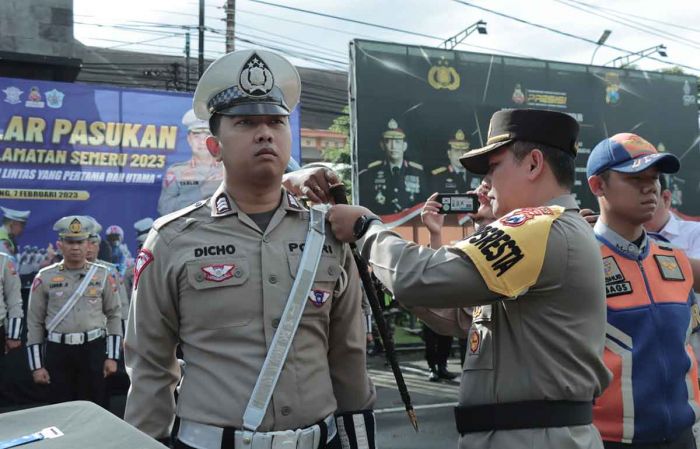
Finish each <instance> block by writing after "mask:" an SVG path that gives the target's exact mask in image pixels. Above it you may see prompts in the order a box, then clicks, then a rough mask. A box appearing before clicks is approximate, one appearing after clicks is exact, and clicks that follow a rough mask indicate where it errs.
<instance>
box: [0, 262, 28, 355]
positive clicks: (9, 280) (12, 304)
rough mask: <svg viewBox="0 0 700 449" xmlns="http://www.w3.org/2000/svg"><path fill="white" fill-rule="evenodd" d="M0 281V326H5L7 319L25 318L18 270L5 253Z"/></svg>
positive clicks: (0, 266) (1, 264)
mask: <svg viewBox="0 0 700 449" xmlns="http://www.w3.org/2000/svg"><path fill="white" fill-rule="evenodd" d="M0 281H1V282H0V326H3V323H4V322H5V317H7V318H8V319H10V320H12V319H13V318H20V319H21V318H22V317H23V316H24V313H23V312H22V293H21V291H20V289H21V282H20V280H19V275H18V274H17V268H16V266H15V263H14V262H13V261H12V257H10V256H9V255H8V254H5V253H0ZM5 329H6V330H7V327H5ZM0 349H1V348H0Z"/></svg>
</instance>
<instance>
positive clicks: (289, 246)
mask: <svg viewBox="0 0 700 449" xmlns="http://www.w3.org/2000/svg"><path fill="white" fill-rule="evenodd" d="M300 88H301V83H300V79H299V75H298V73H297V71H296V69H295V68H294V66H292V65H291V64H290V63H289V62H288V61H287V60H286V59H284V58H283V57H281V56H279V55H277V54H275V53H272V52H269V51H264V50H242V51H236V52H233V53H229V54H227V55H224V56H222V57H221V58H219V59H218V60H216V61H215V62H214V63H212V64H211V65H210V66H209V68H208V69H207V71H206V72H205V73H204V75H203V76H202V78H201V79H200V81H199V84H198V85H197V90H196V92H195V97H194V108H195V111H196V113H197V116H198V117H199V118H200V119H203V120H206V119H208V120H209V123H210V127H211V130H212V133H213V136H211V137H209V138H208V139H207V147H208V148H209V151H210V152H211V153H212V155H213V156H214V157H215V158H216V159H217V160H220V161H223V165H224V167H225V180H224V182H223V183H222V184H221V186H220V187H219V189H218V190H217V191H216V192H215V194H214V195H213V196H212V197H211V198H210V199H208V200H206V201H200V202H197V203H195V204H193V205H191V206H189V207H187V208H185V209H182V210H179V211H177V212H175V213H173V214H170V215H167V216H165V217H161V218H160V219H158V220H156V222H155V223H154V225H153V230H152V231H151V232H150V234H149V236H148V238H147V239H146V242H145V244H144V246H143V248H142V249H141V252H140V253H139V256H138V258H137V260H136V267H135V273H134V275H135V276H134V277H135V278H134V298H133V302H132V307H131V310H130V313H129V321H128V324H127V334H126V340H125V354H126V365H127V370H128V372H129V375H130V377H131V385H132V386H131V390H130V391H129V396H128V399H127V404H126V413H125V419H126V421H127V422H129V423H130V424H132V425H134V426H135V427H137V428H138V429H140V430H141V431H143V432H145V433H147V434H149V435H151V436H153V437H154V438H158V439H161V440H164V439H167V438H168V437H169V436H170V432H171V426H172V424H173V420H174V418H175V413H176V409H175V403H174V400H173V394H172V393H173V390H174V388H175V386H176V384H177V382H178V380H179V379H180V374H181V372H180V368H179V366H178V363H177V359H176V357H175V348H176V346H177V345H178V344H179V346H180V347H181V349H182V353H183V358H184V361H185V363H186V370H185V374H184V378H183V379H182V383H181V386H180V387H179V398H178V403H177V414H178V416H179V418H180V427H179V430H178V433H177V438H176V440H175V447H177V448H191V447H195V448H198V449H220V448H221V447H234V445H235V447H236V448H256V449H257V448H277V447H280V448H281V447H293V448H297V449H318V448H341V447H343V448H347V449H350V448H351V447H353V448H355V447H358V442H361V444H364V445H365V446H363V447H367V448H370V449H373V448H374V447H375V446H374V415H373V412H372V410H371V408H372V405H373V403H374V397H375V393H374V388H373V386H372V383H371V381H370V379H369V377H368V374H367V371H366V359H365V326H364V323H363V320H362V312H361V305H362V304H361V302H362V293H361V284H360V282H359V275H358V273H357V269H356V268H355V266H354V262H353V259H352V256H351V253H350V251H349V248H348V247H347V245H343V244H341V243H340V242H338V241H337V240H336V239H334V238H333V237H332V235H331V233H330V228H329V226H325V228H326V229H327V231H326V236H325V240H324V241H323V242H322V252H321V256H320V262H319V264H318V269H317V270H316V272H315V274H312V273H309V272H306V271H305V272H302V271H300V270H301V269H304V270H307V269H309V267H308V266H306V265H302V266H301V267H300V265H301V262H302V261H303V260H304V257H303V256H302V254H303V251H305V250H304V249H302V248H304V247H306V242H309V240H305V239H306V235H307V233H308V231H309V223H310V215H313V213H316V211H308V210H306V209H305V208H303V207H302V205H301V204H300V202H299V200H297V198H296V197H295V196H293V195H292V194H290V193H288V192H287V191H286V190H284V189H283V188H281V187H280V186H281V183H282V175H283V173H284V170H285V167H286V166H287V163H288V160H289V158H290V152H291V130H290V126H289V120H288V116H289V114H290V112H291V111H292V110H293V109H294V107H295V106H296V105H297V102H298V100H299V94H300ZM310 212H311V213H310ZM311 246H313V245H311ZM300 273H306V274H303V275H302V274H300ZM295 278H297V281H298V282H299V283H303V282H306V281H305V280H304V279H307V280H308V282H313V285H312V286H311V289H312V290H311V294H310V295H309V296H307V294H306V293H305V292H304V294H303V296H302V297H296V296H293V297H290V291H292V284H293V283H294V282H295ZM307 285H308V284H307ZM293 298H294V299H297V300H298V299H299V298H300V299H301V300H302V304H304V305H305V307H304V308H303V309H301V308H296V309H295V310H302V311H303V314H302V315H301V317H300V321H299V322H298V323H299V327H298V330H297V331H296V335H294V334H293V333H292V335H294V336H293V339H292V341H291V346H290V347H288V350H289V353H288V356H287V358H286V362H284V363H283V364H282V365H281V366H282V370H281V373H279V378H278V381H277V382H276V385H275V381H274V379H275V378H276V377H275V376H272V375H271V373H269V371H267V370H264V369H263V362H264V361H266V360H267V359H266V357H268V353H269V357H271V359H272V360H279V359H278V355H279V354H281V353H283V352H284V351H283V350H284V348H281V347H278V346H275V347H272V348H271V345H272V343H273V338H277V333H276V331H277V330H278V329H288V326H289V324H290V322H289V320H288V319H287V320H283V318H284V316H285V315H287V314H286V313H285V315H283V309H284V307H285V303H287V302H288V301H289V302H290V303H291V302H292V299H293ZM280 334H281V335H282V338H284V337H285V336H287V335H288V333H287V331H286V330H285V332H284V333H280ZM273 365H277V366H280V365H279V363H277V362H274V363H273ZM266 366H269V365H266ZM261 376H262V377H261ZM261 390H265V391H268V392H272V391H273V392H274V394H272V397H271V403H270V404H269V406H268V404H267V402H266V401H262V402H261V403H259V404H258V402H256V401H253V402H251V401H249V400H250V398H251V397H255V398H257V397H258V396H257V395H254V394H253V393H254V391H256V392H259V391H261ZM246 404H248V405H246ZM251 410H259V411H260V412H259V414H255V413H253V415H254V416H256V417H258V418H259V419H260V420H261V423H260V425H259V426H258V423H257V422H253V421H257V420H252V421H251V420H246V416H248V412H250V411H251ZM246 423H247V424H246ZM244 425H245V428H244ZM341 444H342V446H341ZM351 444H352V446H350V445H351Z"/></svg>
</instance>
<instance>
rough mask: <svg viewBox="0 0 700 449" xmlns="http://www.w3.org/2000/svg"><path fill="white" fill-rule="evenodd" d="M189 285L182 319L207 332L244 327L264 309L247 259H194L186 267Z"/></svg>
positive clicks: (183, 304)
mask: <svg viewBox="0 0 700 449" xmlns="http://www.w3.org/2000/svg"><path fill="white" fill-rule="evenodd" d="M185 265H186V271H187V284H188V285H189V287H190V288H189V289H185V290H184V291H183V293H182V296H181V300H180V309H181V320H182V322H183V323H192V324H193V325H194V326H196V327H199V328H203V329H220V328H224V327H232V326H244V325H246V324H248V323H250V321H251V320H252V319H253V317H254V316H255V313H256V311H257V310H258V308H259V307H261V303H262V301H261V300H260V294H259V293H258V292H255V291H254V290H255V288H254V286H253V285H252V283H251V282H248V279H249V277H250V268H249V264H248V260H247V259H246V258H244V257H230V258H211V259H203V260H193V261H189V262H187V263H186V264H185Z"/></svg>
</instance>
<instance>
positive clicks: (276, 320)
mask: <svg viewBox="0 0 700 449" xmlns="http://www.w3.org/2000/svg"><path fill="white" fill-rule="evenodd" d="M279 325H280V319H279V318H275V319H274V320H272V327H274V328H275V329H277V326H279Z"/></svg>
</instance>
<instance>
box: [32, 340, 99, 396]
mask: <svg viewBox="0 0 700 449" xmlns="http://www.w3.org/2000/svg"><path fill="white" fill-rule="evenodd" d="M106 358H107V355H106V354H105V339H104V338H98V339H97V340H93V341H91V342H88V343H84V344H82V345H66V344H63V343H53V342H47V343H46V363H45V365H46V369H47V371H48V372H49V376H50V378H51V383H50V384H49V387H50V388H49V389H50V398H51V402H53V403H59V402H67V401H76V400H85V401H92V402H94V403H96V404H98V405H100V406H102V407H105V408H107V403H106V402H107V398H106V391H105V380H104V374H103V367H104V361H105V359H106Z"/></svg>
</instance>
